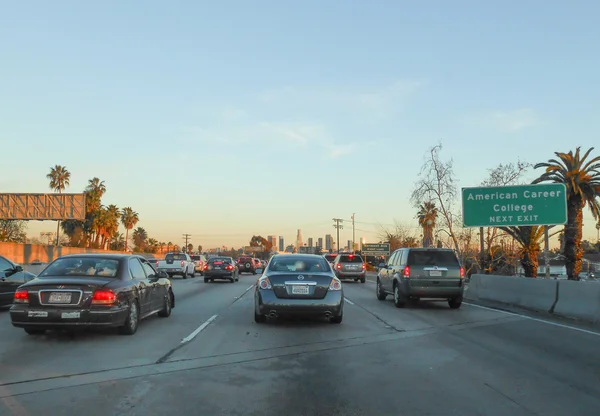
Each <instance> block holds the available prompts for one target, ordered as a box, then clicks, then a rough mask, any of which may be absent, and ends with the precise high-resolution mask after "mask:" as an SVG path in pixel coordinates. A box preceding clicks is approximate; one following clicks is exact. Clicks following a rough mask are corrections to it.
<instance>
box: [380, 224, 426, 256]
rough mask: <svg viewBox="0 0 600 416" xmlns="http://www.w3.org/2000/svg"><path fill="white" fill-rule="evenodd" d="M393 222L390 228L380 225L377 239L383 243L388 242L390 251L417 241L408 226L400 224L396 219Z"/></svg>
mask: <svg viewBox="0 0 600 416" xmlns="http://www.w3.org/2000/svg"><path fill="white" fill-rule="evenodd" d="M394 224H395V225H394V227H392V228H385V227H383V226H382V225H380V227H381V231H380V232H379V235H378V237H379V239H380V240H381V241H382V242H384V243H390V252H393V251H394V250H397V249H399V248H401V247H408V246H411V247H412V246H413V245H414V242H416V241H417V240H416V236H415V233H414V231H413V230H412V229H411V228H410V227H409V226H407V225H404V224H400V223H399V222H397V221H395V222H394Z"/></svg>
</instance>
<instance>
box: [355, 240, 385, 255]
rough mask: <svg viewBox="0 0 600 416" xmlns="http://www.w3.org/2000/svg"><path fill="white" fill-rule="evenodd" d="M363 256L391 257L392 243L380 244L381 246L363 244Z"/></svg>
mask: <svg viewBox="0 0 600 416" xmlns="http://www.w3.org/2000/svg"><path fill="white" fill-rule="evenodd" d="M361 251H362V254H363V256H376V257H380V256H389V255H390V243H379V244H373V243H371V244H367V243H365V244H363V245H362V250H361Z"/></svg>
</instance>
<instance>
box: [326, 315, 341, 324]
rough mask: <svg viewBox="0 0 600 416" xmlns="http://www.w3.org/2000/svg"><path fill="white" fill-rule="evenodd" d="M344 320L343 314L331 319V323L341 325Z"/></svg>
mask: <svg viewBox="0 0 600 416" xmlns="http://www.w3.org/2000/svg"><path fill="white" fill-rule="evenodd" d="M343 318H344V314H343V313H341V314H339V315H338V316H334V317H333V318H329V322H331V323H332V324H341V323H342V319H343Z"/></svg>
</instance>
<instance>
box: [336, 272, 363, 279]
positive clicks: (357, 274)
mask: <svg viewBox="0 0 600 416" xmlns="http://www.w3.org/2000/svg"><path fill="white" fill-rule="evenodd" d="M335 275H336V276H337V277H338V278H340V279H353V278H354V279H356V278H359V277H360V278H362V277H365V276H366V275H367V273H366V271H364V270H363V271H360V272H345V271H344V272H336V273H335Z"/></svg>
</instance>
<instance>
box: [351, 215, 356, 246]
mask: <svg viewBox="0 0 600 416" xmlns="http://www.w3.org/2000/svg"><path fill="white" fill-rule="evenodd" d="M355 214H356V212H353V213H352V252H353V253H354V250H355V249H356V242H355V241H354V240H355V239H356V237H355V229H354V215H355Z"/></svg>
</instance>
